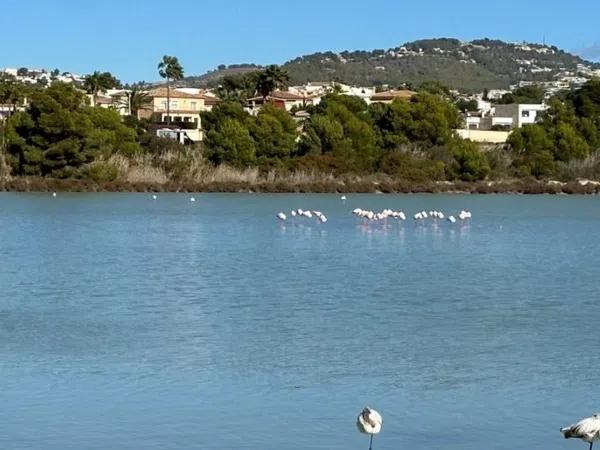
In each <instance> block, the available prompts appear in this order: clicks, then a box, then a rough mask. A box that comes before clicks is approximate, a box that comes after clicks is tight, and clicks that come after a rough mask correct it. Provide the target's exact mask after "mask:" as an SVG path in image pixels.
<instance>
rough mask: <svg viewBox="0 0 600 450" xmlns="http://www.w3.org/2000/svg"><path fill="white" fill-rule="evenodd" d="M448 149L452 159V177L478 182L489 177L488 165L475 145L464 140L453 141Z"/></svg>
mask: <svg viewBox="0 0 600 450" xmlns="http://www.w3.org/2000/svg"><path fill="white" fill-rule="evenodd" d="M449 147H450V150H451V152H452V156H453V158H454V162H453V164H452V167H451V172H452V175H453V176H454V177H456V178H460V179H461V180H463V181H479V180H483V179H485V178H486V177H487V176H488V175H489V173H490V165H489V163H488V160H487V158H486V157H485V155H484V154H483V153H482V152H481V150H480V149H479V147H478V146H477V144H475V143H474V142H471V141H469V140H465V139H454V140H453V141H452V142H451V143H450V145H449Z"/></svg>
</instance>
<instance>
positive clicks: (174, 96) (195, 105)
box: [139, 87, 206, 142]
mask: <svg viewBox="0 0 600 450" xmlns="http://www.w3.org/2000/svg"><path fill="white" fill-rule="evenodd" d="M148 96H149V97H150V98H151V99H152V103H151V108H150V109H148V110H146V111H140V112H139V116H140V118H149V119H153V120H154V122H155V123H156V124H158V125H160V126H161V127H162V128H161V129H162V130H165V129H172V130H176V131H177V132H184V133H185V135H186V137H187V138H188V139H189V140H190V141H193V142H199V141H201V140H202V138H203V133H202V122H201V117H200V113H202V112H203V111H206V104H205V102H206V96H205V95H203V94H201V93H200V91H198V93H192V92H189V91H187V90H185V89H175V88H174V89H171V92H170V95H167V88H165V87H160V88H157V89H154V90H151V91H149V92H148ZM168 98H169V100H167V99H168ZM168 101H170V105H169V108H167V105H168V103H167V102H168ZM169 118H170V121H169V120H168V119H169ZM168 122H170V124H169V125H167V123H168ZM178 140H179V139H178Z"/></svg>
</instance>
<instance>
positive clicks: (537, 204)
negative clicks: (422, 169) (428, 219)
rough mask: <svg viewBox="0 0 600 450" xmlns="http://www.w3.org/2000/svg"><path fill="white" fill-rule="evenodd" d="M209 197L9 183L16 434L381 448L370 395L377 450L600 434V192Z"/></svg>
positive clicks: (9, 346) (3, 378)
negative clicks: (359, 213)
mask: <svg viewBox="0 0 600 450" xmlns="http://www.w3.org/2000/svg"><path fill="white" fill-rule="evenodd" d="M196 199H197V202H196V203H191V202H190V201H189V196H188V195H178V194H161V195H159V198H158V200H156V201H153V200H152V199H151V198H150V196H149V195H146V194H106V195H105V194H60V195H59V196H58V197H57V198H52V197H50V196H48V195H26V194H2V195H0V448H2V449H10V450H12V449H51V450H70V449H73V450H75V449H77V450H80V449H92V450H95V449H98V450H104V449H108V448H110V449H143V450H153V449H157V450H158V449H161V450H162V449H215V450H216V449H223V450H225V449H227V450H234V449H261V450H269V449H273V450H275V449H303V450H304V449H327V450H332V449H340V450H347V449H363V450H365V449H366V448H367V447H368V439H367V438H366V437H364V436H361V435H359V433H358V432H357V430H356V428H355V425H354V422H355V417H356V415H357V414H358V412H359V411H360V409H361V408H362V407H363V406H364V405H370V406H373V407H376V408H377V409H379V410H380V411H381V412H382V414H383V416H384V429H383V432H382V434H381V435H380V436H379V437H378V438H376V441H375V445H374V448H375V449H376V450H378V449H381V450H383V449H390V450H391V449H409V450H421V449H427V450H431V449H461V450H464V449H467V450H469V449H473V450H475V449H477V450H479V449H481V448H485V449H507V450H513V449H540V450H541V449H544V450H546V449H565V450H568V449H575V450H577V449H579V448H584V447H583V444H579V443H576V442H572V441H565V440H564V439H562V437H561V435H560V434H559V432H558V428H559V427H560V426H562V425H566V424H568V423H570V422H571V421H573V420H574V419H578V418H580V417H582V416H586V415H588V414H591V413H593V412H596V410H600V392H599V388H600V351H599V350H600V330H599V326H600V320H599V319H600V304H599V301H600V296H599V294H600V286H599V284H600V264H599V260H600V198H595V197H547V196H542V197H526V196H441V195H440V196H431V195H424V196H416V195H413V196H382V195H361V196H358V195H357V196H349V198H348V201H347V202H345V203H343V202H341V201H340V199H339V197H338V196H330V195H302V196H301V195H197V196H196ZM292 207H294V208H304V209H307V208H310V209H319V210H322V211H323V212H325V213H326V214H327V215H328V218H329V222H328V223H327V224H324V225H317V224H315V223H312V222H307V221H304V222H303V223H302V225H300V224H296V225H291V224H288V225H287V226H285V227H283V226H280V225H279V224H278V223H277V222H276V219H275V218H274V214H275V213H276V212H278V211H280V210H285V211H286V212H287V211H289V209H290V208H292ZM356 207H362V208H369V209H377V210H380V209H383V208H388V207H389V208H392V209H402V210H404V211H406V212H407V213H410V215H411V216H412V214H414V212H416V211H417V210H422V209H425V210H430V209H441V210H443V211H445V212H447V213H448V212H458V211H460V209H463V208H464V209H470V210H471V211H472V212H473V216H474V218H473V220H472V223H471V225H470V226H459V225H455V226H450V225H449V224H447V223H443V224H442V225H440V226H439V227H437V228H436V227H434V226H432V225H429V226H425V227H416V226H415V225H414V224H413V223H412V222H410V221H407V222H406V223H405V224H404V225H400V224H398V223H396V222H393V223H390V224H388V225H389V226H388V228H384V227H383V226H382V225H381V224H379V225H376V226H370V227H364V226H361V225H360V223H359V221H357V220H356V219H355V218H354V217H353V216H352V215H351V214H350V211H352V209H354V208H356Z"/></svg>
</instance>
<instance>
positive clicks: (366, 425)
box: [356, 407, 600, 450]
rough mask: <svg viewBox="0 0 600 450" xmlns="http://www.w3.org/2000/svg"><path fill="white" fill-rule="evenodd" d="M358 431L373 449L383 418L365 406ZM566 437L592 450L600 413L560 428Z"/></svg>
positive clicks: (599, 436)
mask: <svg viewBox="0 0 600 450" xmlns="http://www.w3.org/2000/svg"><path fill="white" fill-rule="evenodd" d="M356 426H357V427H358V431H360V432H361V433H363V434H366V435H368V436H370V441H369V450H373V436H374V435H376V434H379V433H380V432H381V427H382V426H383V418H382V417H381V414H379V413H378V412H377V411H375V410H374V409H372V408H369V407H366V408H363V410H362V411H361V412H360V414H359V415H358V417H357V419H356ZM560 432H561V433H562V434H563V436H564V437H565V438H566V439H580V440H582V441H583V442H587V443H588V444H590V448H589V450H592V448H593V446H594V442H596V441H599V440H600V414H594V415H592V416H591V417H587V418H585V419H582V420H580V421H579V422H577V423H575V424H573V425H569V426H568V427H564V428H561V429H560Z"/></svg>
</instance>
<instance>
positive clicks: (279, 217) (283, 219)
mask: <svg viewBox="0 0 600 450" xmlns="http://www.w3.org/2000/svg"><path fill="white" fill-rule="evenodd" d="M277 218H278V219H279V220H281V221H282V222H285V221H286V220H287V216H286V215H285V214H284V213H282V212H280V213H278V214H277Z"/></svg>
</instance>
